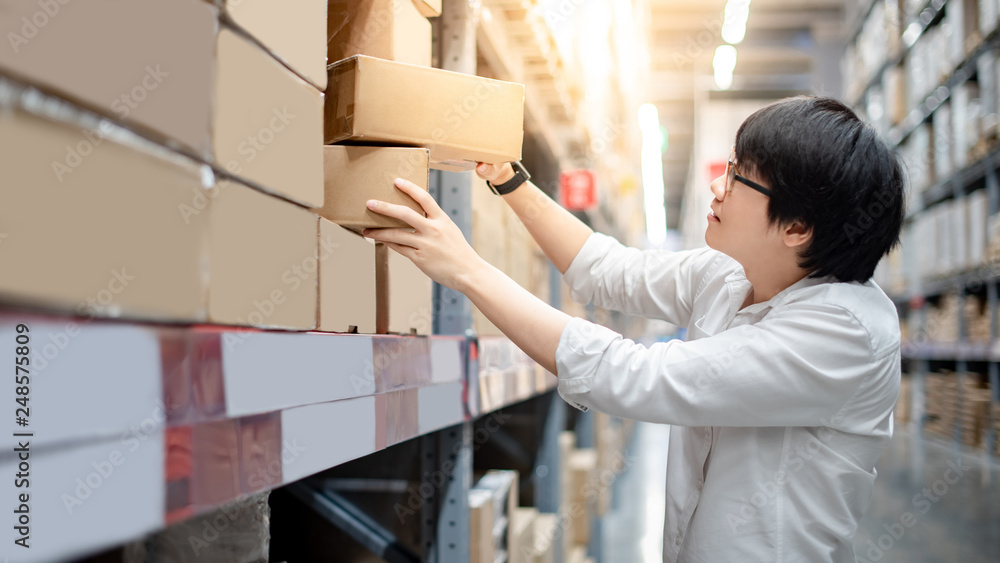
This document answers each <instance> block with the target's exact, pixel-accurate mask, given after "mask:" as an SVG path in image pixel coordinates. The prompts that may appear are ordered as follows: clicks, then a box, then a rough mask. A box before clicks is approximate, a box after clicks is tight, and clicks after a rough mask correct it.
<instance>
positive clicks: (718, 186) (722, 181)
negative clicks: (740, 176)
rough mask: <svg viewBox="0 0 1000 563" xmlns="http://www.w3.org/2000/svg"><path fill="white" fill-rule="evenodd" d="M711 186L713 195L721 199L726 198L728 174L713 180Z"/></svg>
mask: <svg viewBox="0 0 1000 563" xmlns="http://www.w3.org/2000/svg"><path fill="white" fill-rule="evenodd" d="M710 188H711V190H712V195H714V196H715V199H717V200H719V201H723V200H724V199H726V175H725V174H723V175H722V176H719V177H718V178H716V179H714V180H712V183H711V185H710Z"/></svg>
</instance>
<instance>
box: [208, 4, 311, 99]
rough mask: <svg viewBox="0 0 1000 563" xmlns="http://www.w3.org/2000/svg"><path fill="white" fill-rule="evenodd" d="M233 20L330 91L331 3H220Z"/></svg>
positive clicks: (279, 56) (301, 72)
mask: <svg viewBox="0 0 1000 563" xmlns="http://www.w3.org/2000/svg"><path fill="white" fill-rule="evenodd" d="M219 3H220V4H222V6H223V11H224V13H225V14H226V15H227V16H228V17H229V19H230V20H231V21H232V22H233V23H234V24H236V25H237V26H239V27H240V28H241V29H243V30H244V31H246V32H247V33H248V34H250V35H251V36H253V37H254V38H255V39H256V40H258V41H260V42H261V44H262V45H264V46H265V47H266V48H267V49H268V50H269V51H270V52H271V53H272V54H273V55H274V56H276V57H277V58H279V59H281V60H282V61H284V62H285V63H286V64H287V65H288V67H289V68H291V69H292V70H294V71H295V72H297V73H298V74H299V75H301V76H302V77H304V78H305V79H306V80H308V81H309V82H311V83H312V84H313V85H315V86H316V87H317V88H319V89H320V90H325V89H326V28H325V27H324V25H323V22H325V21H326V5H327V0H298V1H296V2H274V1H273V0H219Z"/></svg>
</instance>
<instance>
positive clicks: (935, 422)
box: [924, 372, 958, 437]
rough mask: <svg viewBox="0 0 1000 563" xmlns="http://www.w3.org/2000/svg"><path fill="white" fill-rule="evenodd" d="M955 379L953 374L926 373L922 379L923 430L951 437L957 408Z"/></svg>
mask: <svg viewBox="0 0 1000 563" xmlns="http://www.w3.org/2000/svg"><path fill="white" fill-rule="evenodd" d="M956 382H957V378H956V377H955V374H954V373H953V372H946V373H944V372H941V373H928V374H927V375H926V376H925V377H924V391H925V393H926V395H925V399H924V417H925V418H924V429H925V430H927V431H929V432H934V433H936V434H942V435H944V436H948V437H951V436H952V434H953V433H954V430H955V419H956V416H955V415H956V413H957V407H958V404H957V403H958V391H957V388H958V386H957V385H956Z"/></svg>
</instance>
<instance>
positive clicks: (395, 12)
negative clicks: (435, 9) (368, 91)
mask: <svg viewBox="0 0 1000 563" xmlns="http://www.w3.org/2000/svg"><path fill="white" fill-rule="evenodd" d="M328 9H329V16H328V19H327V49H328V51H327V58H328V59H329V61H330V62H331V63H334V62H337V61H340V60H343V59H346V58H348V57H353V56H354V55H367V56H369V57H376V58H379V59H386V60H390V61H396V62H400V63H408V64H414V65H420V66H426V67H429V66H431V41H432V34H431V22H429V21H427V18H426V17H424V16H423V15H421V13H420V11H419V9H418V7H417V5H416V4H415V3H414V2H413V1H412V0H330V1H329V8H328Z"/></svg>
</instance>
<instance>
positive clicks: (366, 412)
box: [0, 0, 624, 563]
mask: <svg viewBox="0 0 1000 563" xmlns="http://www.w3.org/2000/svg"><path fill="white" fill-rule="evenodd" d="M443 4H444V9H443V15H442V17H440V18H437V20H436V21H435V22H434V26H435V29H434V37H435V49H436V51H437V52H436V55H437V60H438V61H439V66H440V67H442V68H446V69H449V70H455V71H460V72H475V68H476V62H477V57H478V56H479V55H480V54H483V55H485V57H486V58H487V59H488V60H489V62H490V64H491V65H492V68H493V70H494V71H498V72H499V73H500V74H501V75H503V77H506V78H507V79H512V80H516V79H518V78H520V77H526V78H527V79H529V80H530V81H532V82H534V83H537V84H542V87H540V88H538V89H537V90H536V89H531V90H530V92H531V93H530V94H528V95H527V97H526V108H525V109H526V112H525V114H526V127H525V130H526V134H527V135H528V136H529V140H530V141H531V142H532V143H534V144H535V146H537V147H540V148H541V149H543V152H544V153H545V155H544V157H537V156H536V157H534V158H536V159H537V162H536V163H535V164H536V166H535V167H534V169H533V170H532V171H533V173H537V174H536V175H537V176H538V177H539V178H542V179H547V180H548V181H547V182H546V184H547V187H551V186H552V185H553V183H554V180H555V179H557V178H558V171H559V170H560V169H561V168H563V167H566V166H567V165H568V164H569V162H570V158H571V155H574V154H579V153H581V152H585V147H584V145H583V143H581V142H580V141H578V140H577V139H580V138H585V136H582V135H581V131H580V130H578V129H575V126H574V125H573V120H572V117H573V104H572V96H571V90H572V85H570V84H568V83H567V82H566V81H565V77H564V76H563V75H562V74H561V73H560V65H559V64H558V62H553V61H557V58H555V57H557V55H558V53H556V52H554V51H551V50H554V49H555V46H554V44H551V43H549V44H548V45H546V44H545V42H543V41H541V40H540V39H539V36H538V35H537V34H535V35H530V34H529V35H526V36H518V37H510V36H508V35H509V33H508V31H507V29H508V28H507V27H502V26H486V25H483V23H481V22H480V23H479V24H476V21H477V20H476V18H475V17H473V16H474V13H473V10H475V9H476V7H475V6H473V5H472V4H471V3H469V2H467V1H466V0H445V1H444V3H443ZM497 4H498V5H499V4H502V3H497ZM507 4H512V3H510V2H508V3H507ZM495 8H496V7H495ZM504 17H505V16H504ZM542 23H544V22H542ZM477 39H478V41H479V45H478V48H477ZM512 42H517V43H518V44H519V45H520V48H519V49H517V50H510V49H506V48H504V47H503V46H504V45H508V44H510V43H512ZM546 49H549V50H546ZM140 134H141V133H140ZM470 187H471V186H470V175H469V174H468V173H465V174H461V173H449V172H439V171H434V172H433V173H432V175H431V186H430V190H431V193H432V195H434V196H435V198H436V199H437V201H438V202H439V204H440V205H441V206H442V207H443V208H444V209H445V210H446V211H448V212H449V215H450V216H451V217H452V218H453V219H454V220H455V222H456V223H457V224H458V225H459V227H460V228H461V229H462V230H463V232H464V233H465V235H466V237H467V238H470V234H471V220H472V210H471V198H470V196H469V194H470ZM550 278H551V281H552V283H551V287H552V291H551V292H550V295H551V302H552V303H553V304H554V305H556V306H558V305H559V304H560V301H561V298H560V295H559V288H560V277H559V275H558V272H557V271H556V270H555V269H554V268H551V270H550ZM588 311H589V313H590V314H591V315H594V314H603V312H601V311H595V310H594V309H593V308H592V307H591V308H590V309H589V310H588ZM607 320H609V321H610V322H609V323H607V324H609V325H610V326H612V327H613V328H615V327H616V325H617V324H619V323H620V322H621V321H623V320H624V319H623V318H622V317H620V316H616V315H612V316H610V317H608V319H607ZM18 323H27V324H29V325H30V326H31V328H32V331H34V332H35V333H36V334H38V335H40V336H44V335H52V336H53V338H55V339H58V338H61V336H59V335H61V334H64V333H65V332H66V327H69V326H73V327H74V329H73V330H74V333H73V335H72V336H71V337H70V339H69V340H68V341H67V345H66V346H65V347H61V346H60V347H58V352H57V353H56V354H55V355H54V356H53V357H52V358H50V362H49V363H48V364H47V365H46V366H45V367H44V368H43V371H42V372H41V374H44V376H45V377H42V376H39V377H38V378H37V379H36V380H35V382H34V383H33V388H32V395H33V398H34V399H35V401H36V404H37V405H39V406H40V407H41V406H45V408H46V409H50V410H51V411H52V412H58V413H59V414H58V415H52V414H51V413H50V414H49V415H47V416H45V417H38V418H37V420H38V421H40V422H42V421H45V420H48V421H50V422H51V423H52V424H50V425H49V426H44V425H42V426H39V427H37V428H34V429H33V430H35V431H37V434H38V439H37V440H35V441H34V442H33V445H34V447H35V448H36V449H37V451H38V454H37V455H38V456H39V461H38V462H37V464H36V466H35V467H36V469H37V471H38V473H39V474H40V478H41V479H43V480H44V479H48V480H49V481H50V482H55V481H58V480H59V479H62V481H60V482H66V481H67V478H68V479H69V480H70V481H71V480H72V478H73V477H76V476H81V477H82V479H84V480H86V479H87V478H88V475H89V473H92V472H93V471H94V470H95V469H94V468H96V467H97V465H94V460H98V462H97V463H98V464H102V463H103V460H111V459H117V458H116V457H114V456H116V455H120V456H124V457H123V459H124V463H122V464H121V465H118V464H115V465H114V467H115V468H116V469H115V471H116V472H117V473H118V475H116V476H115V477H114V479H111V478H107V479H104V480H102V481H101V483H100V484H98V486H97V487H94V486H93V483H89V489H88V488H87V487H83V485H81V487H83V489H86V490H88V491H89V492H88V493H87V494H86V495H81V494H77V493H79V492H80V491H71V492H68V494H70V495H73V494H77V497H80V498H79V499H78V500H80V501H81V505H80V509H79V510H76V509H75V508H73V509H70V508H67V507H64V506H63V505H58V506H56V505H51V506H39V507H37V508H36V512H40V513H43V514H44V515H45V518H46V521H47V522H51V523H52V526H51V527H50V528H49V529H47V530H41V529H39V530H38V531H37V536H36V538H35V540H36V541H35V545H36V546H37V547H36V549H34V550H33V552H32V557H35V558H36V559H35V560H39V561H42V560H45V561H48V560H66V559H69V558H76V557H82V556H88V555H91V554H93V553H95V552H97V551H99V550H102V549H108V548H114V547H115V546H119V545H122V544H124V543H126V542H130V541H133V540H136V539H138V538H141V537H142V536H144V535H146V534H149V533H152V532H156V531H158V530H162V529H164V527H167V526H170V525H172V524H175V523H178V522H182V521H190V520H191V519H193V518H198V517H202V516H205V515H208V514H211V513H212V511H216V510H218V509H220V508H221V507H225V506H231V505H232V503H234V502H238V501H240V500H242V499H246V498H248V495H254V494H257V493H261V492H265V491H273V490H276V489H283V490H286V491H287V492H288V493H290V494H291V495H293V496H294V497H296V498H297V499H299V500H300V501H301V502H302V503H303V506H308V507H310V508H311V509H312V510H313V511H314V512H315V514H317V515H318V516H319V517H320V518H322V519H323V520H325V521H327V522H329V523H330V524H332V525H334V526H335V527H337V528H338V529H340V530H342V531H343V532H344V533H345V534H347V535H348V536H350V537H352V538H354V539H355V540H356V541H357V542H358V543H359V544H361V545H363V546H365V547H366V548H367V549H368V550H370V551H372V552H373V553H375V554H376V555H379V556H381V557H383V558H385V559H386V560H388V561H413V560H420V561H426V562H430V563H433V562H449V563H451V562H459V561H465V560H467V557H468V553H469V529H468V525H469V508H468V504H467V496H468V491H469V489H470V487H471V486H472V484H473V483H472V481H473V464H474V451H475V449H476V448H477V447H478V446H479V444H477V443H476V442H475V437H474V432H473V430H474V428H475V425H476V424H477V421H483V420H484V419H486V417H488V416H489V415H491V414H492V413H497V412H500V411H502V410H504V409H512V408H513V409H516V410H517V411H518V413H519V415H518V416H522V417H528V420H530V424H531V426H533V427H535V428H537V433H536V436H535V439H534V441H533V442H532V443H531V444H530V445H529V446H527V447H531V448H532V450H531V451H528V450H527V449H525V448H526V447H525V446H524V445H523V444H520V443H518V442H516V441H513V440H512V439H511V438H510V437H509V436H507V435H506V434H504V433H503V432H498V433H496V434H494V435H493V436H492V437H491V441H492V442H493V443H494V446H495V448H496V449H497V450H500V451H506V454H505V455H507V456H508V457H509V458H511V459H514V460H516V462H517V463H518V464H520V465H524V464H528V465H529V466H530V471H528V472H526V473H523V474H522V477H521V479H522V481H524V482H527V483H529V484H530V486H531V487H532V490H533V496H534V499H533V501H534V502H533V504H534V506H536V507H537V508H538V510H539V511H540V512H544V513H556V512H558V511H559V509H560V507H561V506H562V502H563V501H562V498H561V495H562V493H561V490H562V487H561V486H560V484H559V479H560V474H561V471H560V449H559V435H560V433H561V432H562V431H564V430H566V429H567V428H572V427H573V425H574V424H575V425H576V427H577V428H578V429H579V430H581V432H580V443H579V444H578V445H579V446H580V447H588V446H590V447H592V446H594V444H593V443H592V442H593V440H592V438H589V437H588V429H591V427H592V421H591V420H590V417H591V416H593V415H592V414H591V413H584V414H579V415H571V414H570V413H569V410H568V409H567V407H566V405H565V404H564V403H563V402H562V401H561V399H559V397H558V396H557V395H556V393H555V392H554V387H555V378H554V377H553V376H552V375H551V374H548V373H546V372H544V370H542V369H541V368H540V366H538V365H537V364H535V363H534V362H533V361H532V360H531V359H530V358H528V357H527V356H526V355H525V354H523V353H522V352H521V351H520V350H518V349H517V348H516V347H515V346H514V345H513V344H512V343H511V342H510V341H509V340H508V339H506V338H497V337H483V338H479V337H477V335H476V334H475V333H474V332H473V330H472V315H471V305H470V303H469V301H468V300H467V299H466V298H465V297H464V296H462V295H461V294H458V293H456V292H454V291H452V290H449V289H447V288H445V287H442V286H435V288H434V322H433V325H434V335H433V336H386V335H352V334H330V333H318V332H309V333H294V332H283V331H267V330H256V329H247V328H237V327H224V326H208V325H194V326H189V325H167V324H156V323H142V322H130V321H117V320H109V319H90V320H87V319H80V318H74V317H66V316H62V315H60V314H58V313H46V312H39V311H38V310H34V309H20V308H18V307H17V306H0V328H4V329H5V330H7V329H10V328H11V327H12V326H14V325H16V324H18ZM42 342H44V341H42ZM42 342H40V345H41V344H42ZM52 342H57V340H52ZM46 343H47V342H46ZM74 374H87V375H88V377H87V378H79V377H74ZM67 381H71V382H73V383H72V384H70V385H66V384H65V382H67ZM109 389H113V390H114V391H113V392H109ZM57 421H61V422H59V423H56V422H57ZM65 421H72V424H71V425H70V424H65ZM591 431H592V430H591ZM133 438H135V442H136V443H137V444H138V445H137V446H136V449H134V450H132V449H130V446H131V443H132V439H133ZM5 440H7V441H8V442H9V440H10V438H5ZM401 444H407V446H405V447H408V448H411V449H413V450H415V451H416V452H418V453H419V458H418V459H419V461H417V460H415V459H411V460H409V461H410V462H411V464H410V466H409V467H407V468H403V467H400V468H398V469H399V473H400V474H403V473H406V472H407V471H409V470H416V471H419V473H420V474H430V473H434V472H442V473H444V474H445V475H447V477H448V479H447V481H446V482H445V483H444V484H443V485H442V486H441V487H438V488H435V490H434V491H433V494H431V495H430V496H429V497H428V498H425V499H424V500H425V502H424V503H422V505H421V507H420V508H419V519H420V520H419V521H420V525H419V530H420V531H419V536H420V537H419V544H418V546H417V547H418V549H412V548H410V547H407V546H405V545H404V544H403V542H401V541H400V539H399V538H398V537H397V536H396V534H395V532H394V531H393V530H392V526H390V525H387V523H386V522H384V521H382V520H380V518H379V517H378V516H377V515H374V514H370V513H368V512H366V509H365V507H364V506H362V504H361V503H357V502H355V501H354V500H352V496H351V495H346V494H340V493H338V492H337V490H335V489H332V488H328V487H322V486H316V483H317V482H316V481H315V480H313V479H312V478H310V476H311V475H314V474H317V473H318V472H322V471H324V470H328V469H330V468H334V467H339V466H343V465H344V464H346V463H347V462H352V461H353V462H358V461H362V462H363V461H364V460H365V459H368V458H370V457H371V456H373V455H375V454H379V453H385V452H389V451H391V450H392V449H393V448H394V447H399V446H400V445H401ZM4 445H6V446H11V447H13V446H14V445H15V444H13V443H5V444H4ZM407 451H409V450H407ZM13 462H14V460H13V458H11V457H0V467H2V468H4V470H7V469H10V467H9V466H10V464H11V463H13ZM413 463H416V465H415V466H414V465H413ZM102 467H103V465H102ZM119 475H120V477H119ZM398 482H399V479H396V480H395V482H392V480H389V481H386V480H381V481H380V480H378V479H362V480H355V481H354V482H353V484H352V485H351V486H350V487H348V488H351V487H353V489H354V490H355V492H356V491H358V490H360V491H380V490H385V489H386V487H388V488H389V489H392V488H393V487H398ZM84 484H88V482H86V481H85V482H84ZM341 485H343V483H341ZM98 489H100V490H98ZM594 526H595V529H597V530H599V529H600V523H599V522H595V523H594ZM598 536H599V535H596V534H595V536H594V537H595V538H597V537H598ZM594 541H595V542H597V541H599V540H598V539H595V540H594ZM555 545H556V561H562V560H563V559H564V558H565V557H566V555H568V554H564V553H562V548H561V546H562V541H561V527H560V528H559V532H558V533H557V538H556V541H555ZM598 548H599V543H598V544H595V545H592V546H591V555H595V556H597V557H598V560H600V559H599V557H600V554H599V553H598V551H599V549H598Z"/></svg>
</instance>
